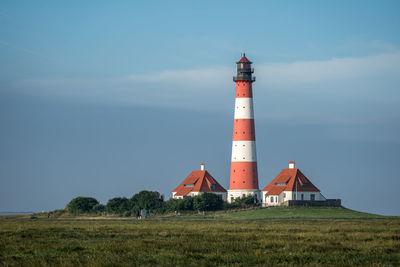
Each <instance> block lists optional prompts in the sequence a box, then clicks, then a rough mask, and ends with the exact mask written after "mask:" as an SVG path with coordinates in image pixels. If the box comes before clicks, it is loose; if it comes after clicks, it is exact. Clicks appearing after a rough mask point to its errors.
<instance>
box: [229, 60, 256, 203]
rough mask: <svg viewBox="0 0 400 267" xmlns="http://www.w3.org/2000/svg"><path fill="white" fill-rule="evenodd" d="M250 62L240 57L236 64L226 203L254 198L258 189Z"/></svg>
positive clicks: (252, 78) (253, 79) (252, 70)
mask: <svg viewBox="0 0 400 267" xmlns="http://www.w3.org/2000/svg"><path fill="white" fill-rule="evenodd" d="M251 63H252V62H251V61H250V60H248V59H247V58H246V55H245V54H243V57H242V58H241V59H240V60H239V62H237V63H236V64H237V76H235V77H233V81H234V82H235V83H236V99H235V115H234V124H233V142H232V160H231V161H232V163H231V177H230V184H229V190H228V202H233V201H234V200H235V198H238V197H244V196H248V195H256V197H257V199H260V190H259V189H258V173H257V155H256V136H255V127H254V109H253V89H252V83H253V82H254V81H255V80H256V79H255V77H252V73H253V72H254V69H252V68H251Z"/></svg>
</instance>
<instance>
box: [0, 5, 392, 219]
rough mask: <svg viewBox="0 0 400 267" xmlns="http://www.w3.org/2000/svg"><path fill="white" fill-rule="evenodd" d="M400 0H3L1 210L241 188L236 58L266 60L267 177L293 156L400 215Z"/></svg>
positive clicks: (263, 171) (263, 168)
mask: <svg viewBox="0 0 400 267" xmlns="http://www.w3.org/2000/svg"><path fill="white" fill-rule="evenodd" d="M399 14H400V2H399V1H388V0H384V1H365V0H364V1H355V0H350V1H311V0H305V1H251V2H246V5H245V4H244V2H243V1H151V0H150V1H42V0H38V1H8V0H3V1H1V2H0V148H1V149H0V211H47V210H54V209H60V208H64V207H65V205H66V204H67V203H68V202H69V201H70V200H71V199H72V198H74V197H76V196H91V197H95V198H96V199H98V200H99V201H100V202H101V203H103V204H106V203H107V200H108V199H110V198H113V197H117V196H125V197H131V196H132V195H134V194H135V193H138V192H139V191H141V190H152V191H159V192H160V193H162V194H164V196H165V198H166V199H168V198H169V197H171V191H172V190H173V189H174V188H175V187H176V186H177V185H178V184H179V183H180V182H181V181H182V180H183V179H184V178H185V177H186V176H187V175H189V174H190V172H191V171H192V170H198V169H199V168H200V163H202V162H204V163H205V164H206V169H207V170H208V171H209V172H210V173H211V174H212V175H213V176H214V177H215V178H216V179H217V180H218V181H219V183H220V184H221V185H223V186H224V187H225V188H226V189H228V186H229V173H230V156H231V145H232V128H233V111H234V106H233V104H234V97H235V84H234V83H233V81H232V76H234V75H235V70H236V69H235V68H236V65H235V62H236V61H238V60H239V59H240V57H241V54H242V53H243V52H246V56H247V57H248V58H249V59H250V60H251V61H252V62H253V67H254V68H255V71H254V75H255V76H256V78H257V80H256V82H255V83H254V84H253V90H254V107H255V108H254V110H255V124H256V140H257V141H256V142H257V159H258V166H259V186H260V189H263V188H264V187H265V186H266V185H267V184H268V183H269V182H270V181H271V180H272V179H273V178H274V177H276V176H277V175H278V174H279V172H280V171H281V170H282V169H284V168H287V166H288V162H289V161H291V160H295V161H296V167H298V168H299V169H300V170H301V171H302V172H303V173H304V174H305V175H306V176H307V177H308V178H309V179H310V180H311V181H312V182H313V183H314V184H315V185H316V186H317V187H318V188H319V189H320V190H321V192H322V194H323V195H324V196H325V197H327V198H340V199H342V204H343V205H344V206H345V207H347V208H351V209H355V210H360V211H366V212H371V213H377V214H384V215H400V205H398V200H397V196H398V194H399V193H400V189H399V188H400V175H399V172H398V170H397V169H398V167H397V166H398V165H399V162H398V161H399V160H400V157H399V152H398V151H399V150H400V91H399V90H400V32H399V29H400V15H399Z"/></svg>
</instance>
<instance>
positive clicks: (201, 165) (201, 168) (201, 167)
mask: <svg viewBox="0 0 400 267" xmlns="http://www.w3.org/2000/svg"><path fill="white" fill-rule="evenodd" d="M200 170H201V171H204V163H201V164H200Z"/></svg>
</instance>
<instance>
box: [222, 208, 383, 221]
mask: <svg viewBox="0 0 400 267" xmlns="http://www.w3.org/2000/svg"><path fill="white" fill-rule="evenodd" d="M218 217H219V218H226V219H229V218H231V219H248V220H252V219H253V220H262V219H381V218H386V216H382V215H376V214H370V213H365V212H359V211H355V210H350V209H346V208H343V207H274V208H266V209H256V210H244V211H237V212H227V213H221V214H218Z"/></svg>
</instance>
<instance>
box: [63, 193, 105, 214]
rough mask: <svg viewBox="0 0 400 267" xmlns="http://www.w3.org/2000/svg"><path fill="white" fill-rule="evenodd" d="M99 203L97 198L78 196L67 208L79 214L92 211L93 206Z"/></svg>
mask: <svg viewBox="0 0 400 267" xmlns="http://www.w3.org/2000/svg"><path fill="white" fill-rule="evenodd" d="M97 204H99V202H98V201H97V199H95V198H92V197H76V198H74V199H72V200H71V201H70V202H69V203H68V205H67V209H68V211H69V212H70V213H74V214H79V213H87V212H92V211H93V207H94V206H95V205H97Z"/></svg>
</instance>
